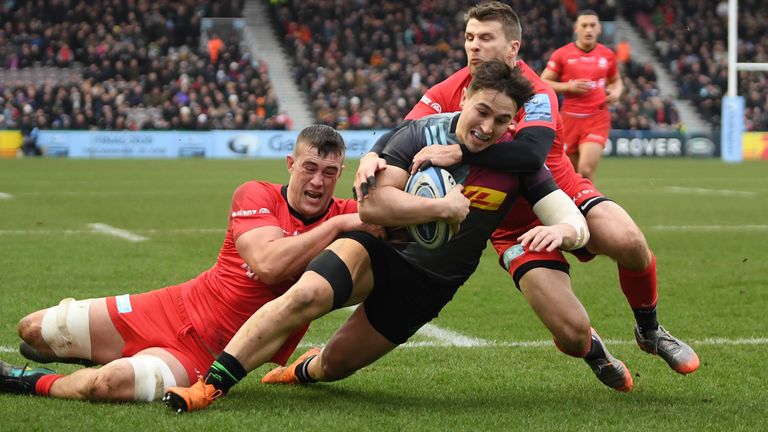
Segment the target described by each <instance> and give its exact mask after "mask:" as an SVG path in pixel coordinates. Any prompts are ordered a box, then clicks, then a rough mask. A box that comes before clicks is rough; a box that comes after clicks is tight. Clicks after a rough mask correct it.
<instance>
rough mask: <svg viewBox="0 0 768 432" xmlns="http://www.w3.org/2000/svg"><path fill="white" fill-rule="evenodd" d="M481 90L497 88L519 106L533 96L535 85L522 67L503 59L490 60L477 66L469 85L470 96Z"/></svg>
mask: <svg viewBox="0 0 768 432" xmlns="http://www.w3.org/2000/svg"><path fill="white" fill-rule="evenodd" d="M481 90H496V91H499V92H501V93H504V94H505V95H507V96H509V97H510V98H511V99H512V100H514V101H515V104H516V105H517V107H518V108H520V107H522V106H523V105H524V104H525V103H526V102H527V101H528V99H530V98H531V96H533V86H532V85H531V82H530V81H528V78H526V77H524V76H523V74H522V73H521V72H520V68H517V67H515V68H512V67H509V65H508V64H506V63H505V62H503V61H501V60H488V61H486V62H483V63H481V64H479V65H478V66H477V68H476V69H475V73H474V74H472V81H471V82H470V83H469V87H467V94H468V96H470V95H473V94H475V93H476V92H479V91H481Z"/></svg>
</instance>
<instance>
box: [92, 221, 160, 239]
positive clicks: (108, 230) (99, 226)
mask: <svg viewBox="0 0 768 432" xmlns="http://www.w3.org/2000/svg"><path fill="white" fill-rule="evenodd" d="M88 227H89V228H91V230H93V231H95V232H98V233H102V234H107V235H111V236H114V237H118V238H121V239H124V240H128V241H131V242H140V241H144V240H147V238H146V237H143V236H140V235H138V234H134V233H132V232H130V231H126V230H122V229H120V228H115V227H113V226H109V225H107V224H103V223H92V224H88Z"/></svg>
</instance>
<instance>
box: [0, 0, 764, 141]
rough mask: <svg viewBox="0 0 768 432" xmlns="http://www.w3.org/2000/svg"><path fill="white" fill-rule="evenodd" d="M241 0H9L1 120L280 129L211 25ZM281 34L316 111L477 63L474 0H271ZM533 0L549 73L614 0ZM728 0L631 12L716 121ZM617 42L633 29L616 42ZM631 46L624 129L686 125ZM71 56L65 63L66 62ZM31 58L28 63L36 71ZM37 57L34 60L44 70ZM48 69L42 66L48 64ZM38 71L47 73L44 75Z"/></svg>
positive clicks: (418, 86)
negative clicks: (583, 19)
mask: <svg viewBox="0 0 768 432" xmlns="http://www.w3.org/2000/svg"><path fill="white" fill-rule="evenodd" d="M243 2H244V0H229V1H214V0H210V1H198V0H156V1H152V2H150V1H148V0H128V1H126V0H36V1H35V0H33V1H20V0H6V1H4V2H2V3H0V66H2V69H0V128H19V127H20V128H22V129H24V130H28V129H31V128H33V127H38V128H41V129H55V128H61V129H113V130H122V129H128V130H139V129H161V130H165V129H191V130H206V129H284V128H290V127H291V125H292V122H291V119H290V116H289V113H286V112H284V111H281V110H280V107H279V104H278V101H277V98H276V96H275V92H274V90H273V88H272V85H271V84H270V82H269V79H268V76H267V72H268V65H267V64H265V63H264V62H263V61H261V60H260V59H258V58H252V57H251V55H249V54H248V53H247V50H244V49H243V47H242V41H241V39H240V38H238V36H237V34H230V35H228V36H222V37H219V36H218V35H216V34H210V33H206V34H202V35H201V34H200V22H201V19H202V18H203V17H204V16H220V17H237V16H242V10H243ZM269 3H270V13H271V15H272V19H273V22H274V23H275V26H276V30H277V33H278V36H279V37H280V38H281V39H282V40H283V41H284V44H285V48H286V49H287V51H288V53H289V55H290V56H291V57H292V60H293V62H294V70H293V72H294V77H295V79H296V81H297V82H298V84H299V86H300V87H301V89H302V90H303V91H304V92H305V93H306V95H307V97H308V102H309V103H310V104H311V109H312V111H313V113H314V115H315V118H316V121H317V122H319V123H324V124H328V125H331V126H334V127H337V128H339V129H368V128H390V127H393V126H395V125H396V124H398V123H399V122H400V121H401V120H402V118H403V117H404V116H405V114H407V113H408V111H409V110H410V108H411V107H412V106H414V105H415V104H416V103H417V102H418V100H419V99H420V97H421V95H422V94H423V93H424V92H425V91H426V89H427V88H429V87H430V86H432V85H434V84H436V83H438V82H440V81H441V80H443V79H445V78H446V77H447V76H449V75H450V74H451V73H453V72H454V71H456V70H458V69H460V68H462V67H463V66H464V65H465V63H466V57H465V54H464V48H463V28H464V16H463V12H464V11H465V10H466V8H467V7H468V6H470V5H471V4H473V3H474V1H462V0H381V1H375V0H346V1H336V0H279V1H277V0H272V1H270V2H269ZM511 3H512V4H513V6H514V7H515V9H516V10H517V11H520V12H522V14H521V19H522V22H523V43H522V47H521V51H520V58H522V59H523V60H525V61H526V62H527V63H528V64H529V65H530V66H531V67H532V68H533V69H534V70H536V71H537V72H541V70H542V69H543V68H544V66H545V63H546V61H547V59H548V58H549V56H550V55H551V54H552V52H553V51H554V50H555V49H556V48H558V47H559V46H562V45H564V44H565V43H567V42H569V41H571V40H572V27H573V19H574V17H575V13H576V11H577V10H579V9H583V8H591V9H594V10H596V11H597V12H598V13H599V15H600V18H601V19H602V20H612V19H614V17H615V16H616V14H617V13H619V12H621V11H617V9H616V4H617V2H614V1H608V2H605V1H598V0H540V1H534V0H513V1H512V2H511ZM724 6H727V2H726V1H725V0H723V1H721V2H719V4H718V3H713V2H711V1H704V0H697V1H690V2H689V1H683V0H666V1H664V2H661V1H654V0H628V1H627V2H623V3H622V8H623V11H625V12H627V11H639V13H637V14H635V15H633V18H632V20H634V22H635V24H637V25H638V26H639V27H640V28H641V29H643V31H644V33H645V36H646V37H648V38H649V40H651V41H652V43H653V44H654V47H655V49H656V52H657V55H658V57H659V58H660V59H661V60H662V61H663V62H664V64H665V65H666V66H667V67H669V69H670V71H671V72H672V73H673V74H674V76H675V77H676V79H677V80H678V83H679V88H680V95H681V97H683V98H688V99H691V100H692V101H693V102H694V104H695V105H696V106H697V107H698V108H699V109H700V110H701V113H702V115H703V116H704V118H705V119H706V120H708V121H711V122H712V123H713V124H714V125H715V126H716V127H717V125H718V124H719V121H720V118H719V117H720V98H721V97H722V94H723V93H724V92H725V90H726V85H727V73H726V50H725V37H724V35H725V34H726V33H727V32H726V28H727V27H726V12H727V8H725V9H724ZM767 10H768V6H766V4H765V2H761V1H758V0H741V1H740V11H741V13H740V17H739V23H740V30H739V36H740V40H741V41H742V43H741V44H740V45H739V61H756V62H767V61H768V60H766V57H767V56H768V54H766V49H768V36H766V34H765V33H766V32H764V31H762V30H761V29H764V28H765V23H764V22H763V20H762V19H761V17H763V18H764V17H765V16H766V11H767ZM616 42H621V41H616ZM609 46H610V47H612V48H614V49H616V50H617V51H618V52H620V60H621V68H622V74H623V77H624V84H625V92H624V95H623V96H622V98H621V101H620V103H619V104H615V105H614V106H612V107H611V110H612V111H611V115H612V121H613V127H614V128H616V129H677V128H680V121H679V115H678V113H677V112H676V111H675V109H674V107H673V106H672V104H671V102H670V100H668V99H665V98H663V97H662V96H661V95H660V92H659V90H658V87H657V85H656V76H655V73H654V71H653V67H652V66H651V65H650V64H640V63H638V62H636V61H633V60H632V58H631V53H630V51H631V50H630V49H629V47H628V46H626V44H624V45H622V43H619V44H616V45H613V44H609ZM64 68H66V69H64ZM28 71H29V72H28ZM32 71H36V72H35V73H36V74H37V75H34V74H33V73H32ZM40 71H45V73H44V74H42V72H40ZM41 74H42V75H41ZM739 86H740V88H739V92H740V94H744V95H746V99H747V129H749V130H752V129H755V130H759V129H762V130H768V96H766V95H768V76H767V75H766V74H765V73H754V72H742V73H741V74H740V77H739Z"/></svg>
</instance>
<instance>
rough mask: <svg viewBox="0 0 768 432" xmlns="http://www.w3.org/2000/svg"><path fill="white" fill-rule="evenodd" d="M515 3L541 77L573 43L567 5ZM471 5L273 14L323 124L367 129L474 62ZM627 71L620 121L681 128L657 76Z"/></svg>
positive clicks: (397, 115) (392, 119)
mask: <svg viewBox="0 0 768 432" xmlns="http://www.w3.org/2000/svg"><path fill="white" fill-rule="evenodd" d="M513 3H515V4H516V7H517V9H518V10H521V11H522V10H524V11H525V16H524V17H523V21H524V27H523V31H524V43H523V44H522V49H521V58H523V59H524V60H526V61H527V62H528V63H529V65H531V67H533V68H534V69H535V70H537V71H539V72H540V71H541V70H542V69H543V67H544V66H545V62H546V60H547V59H548V58H549V56H550V55H551V54H552V51H554V49H555V48H557V47H558V46H560V45H563V44H565V43H567V42H568V41H569V40H571V36H572V28H573V19H572V14H571V15H569V12H568V6H567V4H566V3H568V2H561V1H540V2H533V1H518V2H513ZM466 7H467V4H466V2H458V1H430V2H424V1H408V0H406V1H382V2H373V1H366V0H360V1H356V2H329V1H325V0H302V1H298V0H286V1H281V2H273V4H272V8H271V14H272V16H273V19H274V21H275V22H276V23H277V28H278V33H279V35H280V37H281V38H282V40H284V41H285V47H286V50H287V51H288V52H289V53H290V55H292V56H293V57H294V59H295V64H296V67H295V71H294V73H295V76H296V79H297V81H298V83H299V85H300V87H301V88H302V89H303V90H304V91H305V92H306V93H307V94H308V95H309V99H310V101H311V104H312V109H313V111H314V113H315V116H316V119H317V121H318V122H320V123H325V124H328V125H331V126H334V127H337V128H340V129H361V128H362V129H367V128H379V127H383V128H388V127H392V126H393V125H395V124H397V123H398V122H399V121H400V120H401V119H402V118H403V117H404V115H405V114H407V112H408V111H409V110H410V108H411V107H412V106H413V105H414V104H415V103H416V102H417V101H418V100H419V98H420V96H421V94H423V92H424V91H425V90H426V89H427V88H429V87H430V86H432V85H434V84H435V83H437V82H439V81H441V80H443V79H444V78H446V77H447V76H448V75H450V74H451V73H453V72H454V71H456V70H458V69H459V68H461V67H463V66H464V65H465V64H466V60H465V55H464V48H463V38H462V37H461V34H462V30H463V28H464V17H463V11H464V10H465V9H466ZM579 7H589V8H594V9H595V10H596V11H598V12H599V13H600V14H601V17H602V18H603V19H613V18H614V17H615V15H616V9H615V7H612V6H610V5H609V4H608V3H605V2H598V1H589V2H584V4H583V5H579ZM574 10H575V9H574ZM626 66H627V69H628V73H629V75H628V76H629V79H627V80H625V84H626V87H627V95H626V96H625V97H624V100H623V102H624V103H623V104H622V106H621V107H615V108H614V112H613V113H612V114H613V116H614V118H615V121H616V122H617V123H618V124H621V125H622V126H625V127H626V128H627V129H651V128H662V129H668V128H676V127H678V126H679V124H678V122H677V120H678V116H677V114H676V112H675V109H674V108H673V107H672V106H671V104H670V103H669V101H667V100H660V97H659V95H658V90H657V89H656V87H655V76H654V75H649V74H647V73H646V72H644V68H643V65H639V64H636V63H634V62H632V61H631V60H629V61H628V62H627V64H626ZM636 76H638V77H641V78H642V80H640V81H639V83H638V82H636V80H635V78H636Z"/></svg>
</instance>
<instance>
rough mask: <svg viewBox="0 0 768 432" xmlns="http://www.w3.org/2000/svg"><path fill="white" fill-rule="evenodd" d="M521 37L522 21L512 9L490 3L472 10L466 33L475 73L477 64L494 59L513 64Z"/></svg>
mask: <svg viewBox="0 0 768 432" xmlns="http://www.w3.org/2000/svg"><path fill="white" fill-rule="evenodd" d="M521 38H522V29H521V27H520V18H519V17H518V16H517V14H516V13H515V11H514V9H512V7H511V6H509V5H507V4H504V3H502V2H499V1H491V2H485V3H480V4H478V5H475V6H474V7H472V8H471V9H470V10H469V11H468V12H467V26H466V28H465V30H464V50H465V51H466V52H467V64H468V65H469V68H470V70H471V71H472V73H474V72H475V69H476V67H477V65H478V64H480V63H482V62H484V61H487V60H491V59H499V60H503V61H505V62H507V64H509V65H514V63H515V62H516V61H517V53H518V51H519V50H520V39H521Z"/></svg>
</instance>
